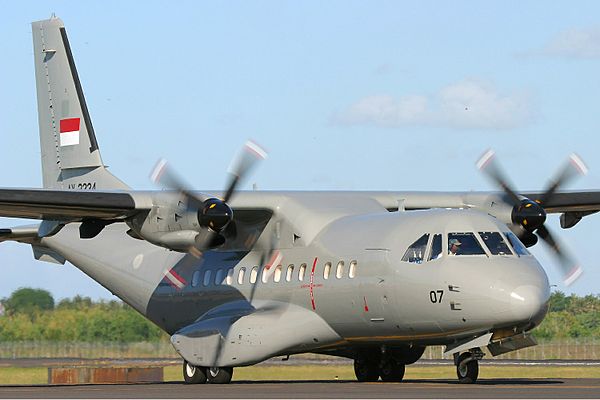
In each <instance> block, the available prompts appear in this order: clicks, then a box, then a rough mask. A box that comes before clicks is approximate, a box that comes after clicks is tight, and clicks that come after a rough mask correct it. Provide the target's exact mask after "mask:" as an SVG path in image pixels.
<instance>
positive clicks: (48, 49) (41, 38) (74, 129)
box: [32, 17, 128, 190]
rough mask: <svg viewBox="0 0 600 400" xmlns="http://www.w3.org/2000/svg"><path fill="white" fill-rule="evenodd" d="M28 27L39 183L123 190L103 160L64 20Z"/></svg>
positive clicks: (121, 183) (51, 185) (122, 186)
mask: <svg viewBox="0 0 600 400" xmlns="http://www.w3.org/2000/svg"><path fill="white" fill-rule="evenodd" d="M32 29H33V50H34V59H35V78H36V86H37V99H38V118H39V127H40V146H41V156H42V172H43V179H44V187H45V188H54V189H99V190H100V189H102V190H107V189H127V188H128V187H127V185H125V184H124V183H123V182H121V181H120V180H119V179H117V178H116V177H115V176H113V175H112V174H111V173H110V172H108V170H107V169H106V168H105V166H104V164H103V163H102V158H101V156H100V149H99V148H98V142H97V141H96V135H95V133H94V127H93V126H92V121H91V119H90V114H89V112H88V109H87V104H86V102H85V98H84V96H83V89H82V88H81V82H80V81H79V76H78V75H77V69H76V68H75V61H74V59H73V54H72V53H71V47H70V46H69V40H68V38H67V32H66V30H65V27H64V25H63V22H62V21H61V20H60V19H59V18H56V17H52V18H51V19H48V20H44V21H37V22H34V23H32Z"/></svg>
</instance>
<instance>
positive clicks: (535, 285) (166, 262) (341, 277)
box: [43, 209, 549, 358]
mask: <svg viewBox="0 0 600 400" xmlns="http://www.w3.org/2000/svg"><path fill="white" fill-rule="evenodd" d="M275 220H276V218H271V221H270V222H269V223H268V224H267V226H266V228H265V227H264V226H263V228H264V229H263V231H262V234H261V237H262V236H269V235H274V234H275V235H279V239H278V240H277V241H276V242H275V243H276V246H275V247H273V248H269V246H265V245H264V243H269V242H272V241H270V240H262V241H261V240H260V239H259V240H258V241H257V242H256V243H257V245H256V246H255V247H257V248H252V249H243V248H240V249H234V248H229V249H216V250H214V251H208V252H206V253H205V254H204V256H203V258H202V259H196V258H194V257H192V256H190V255H185V254H182V253H178V252H174V251H169V250H167V249H164V248H160V247H157V246H154V245H152V244H149V243H147V242H145V241H143V240H139V239H134V238H131V237H129V236H128V235H127V234H126V231H127V230H128V227H127V225H125V224H123V223H117V224H113V225H109V226H107V227H106V228H105V229H104V230H103V231H102V232H101V233H100V234H99V235H98V236H96V237H95V238H92V239H80V238H79V231H78V229H77V224H69V225H67V226H66V227H65V228H63V229H62V230H61V231H60V232H59V233H58V234H56V235H55V236H52V237H48V238H45V239H43V244H44V245H45V246H47V247H49V248H51V249H52V250H54V251H57V252H59V253H60V254H62V255H63V256H64V257H65V258H66V259H67V260H69V261H70V262H71V263H73V264H74V265H76V266H77V267H78V268H80V269H81V270H82V271H84V272H85V273H86V274H88V275H90V276H91V277H92V278H93V279H95V280H96V281H98V282H99V283H100V284H102V285H103V286H105V287H106V288H107V289H109V290H110V291H111V292H113V293H114V294H115V295H117V296H118V297H120V298H121V299H123V300H124V301H126V302H127V303H129V304H130V305H132V306H133V307H134V308H135V309H137V310H138V311H139V312H141V313H142V314H144V315H145V316H147V317H148V318H149V319H151V320H152V321H154V322H155V323H156V324H157V325H158V326H160V327H161V328H162V329H164V330H165V331H166V332H168V333H169V334H174V333H176V332H178V331H179V330H181V329H182V328H184V327H186V326H188V325H190V324H193V323H194V322H195V321H198V320H199V319H202V317H203V316H205V315H207V313H210V312H211V311H212V310H216V309H219V308H222V307H224V306H226V305H227V304H239V303H240V302H241V303H246V304H248V305H250V306H252V305H260V307H265V305H268V304H270V303H272V304H278V305H282V304H283V305H290V306H293V307H294V308H300V309H303V310H305V311H306V312H309V313H313V314H314V316H315V318H319V319H321V320H322V321H324V322H325V323H326V324H327V325H328V326H329V327H330V328H331V329H332V331H333V332H335V334H331V335H329V336H330V337H329V339H328V341H329V343H323V342H322V341H321V342H319V343H315V344H314V346H301V347H299V348H297V349H295V348H286V349H285V353H291V352H294V351H298V352H299V351H312V350H318V349H322V348H323V347H327V346H330V347H332V348H335V347H336V346H338V347H345V348H348V347H352V346H368V345H372V344H373V345H374V344H378V345H380V344H382V343H388V344H390V345H393V344H407V343H410V344H418V345H429V344H448V343H452V342H454V341H456V340H457V339H460V338H463V337H468V336H473V335H477V334H481V333H485V332H494V333H495V334H497V335H498V336H499V337H502V335H507V334H506V332H509V333H508V334H514V333H515V332H520V331H525V330H529V329H531V328H533V327H534V326H535V325H536V324H539V322H540V321H541V320H542V318H543V316H544V315H545V312H546V310H547V302H548V298H549V285H548V280H547V277H546V274H545V273H544V271H543V269H542V268H541V266H540V265H539V263H538V262H537V261H536V260H535V258H534V257H533V256H531V255H530V254H528V253H527V254H522V255H519V254H517V253H516V251H515V249H514V248H513V246H512V245H511V244H508V248H509V251H508V252H506V253H505V254H497V255H495V254H492V252H491V251H490V249H489V248H487V247H486V245H485V243H483V241H482V239H481V237H480V236H479V235H480V233H481V232H497V233H498V234H500V235H502V237H504V238H505V239H504V240H505V241H506V242H507V243H508V242H509V240H508V239H507V238H506V236H505V234H506V233H508V232H509V229H508V228H507V227H506V225H504V224H502V223H500V222H498V221H497V220H495V219H494V218H492V217H490V216H488V215H486V214H483V213H480V212H477V211H468V210H445V209H438V210H423V211H410V212H387V211H383V212H374V213H367V214H361V215H345V216H344V215H342V216H337V217H336V218H331V219H327V218H324V221H326V222H325V223H324V225H323V226H322V227H321V228H320V229H319V232H318V233H317V234H315V235H314V237H313V238H311V240H310V242H308V243H307V242H306V241H304V240H302V238H301V237H299V238H296V236H293V237H292V238H291V240H286V238H282V236H285V235H289V234H290V232H292V231H294V232H296V231H301V228H300V229H299V228H298V223H297V222H296V225H295V226H294V228H293V229H291V230H289V229H286V223H285V220H282V219H281V218H280V219H277V222H275ZM307 222H310V221H309V220H308V219H307ZM311 229H313V230H314V229H315V227H314V226H312V225H311ZM453 233H461V234H465V233H471V234H473V235H475V237H477V238H478V239H477V240H478V241H479V242H480V245H481V247H482V249H484V254H478V255H452V254H450V253H449V251H448V248H447V241H448V237H450V235H451V234H453ZM292 234H293V235H296V234H295V233H292ZM423 235H429V236H428V239H427V243H426V245H425V247H423V249H422V252H423V253H422V254H418V255H417V254H416V253H415V254H414V255H415V256H416V257H412V255H411V257H408V258H407V256H406V254H407V251H408V250H409V248H411V247H410V246H411V244H414V242H415V241H417V240H418V239H419V238H421V237H422V236H423ZM435 235H440V236H441V239H438V240H441V242H442V243H443V245H442V249H443V250H442V251H441V253H440V254H439V255H438V254H435V255H434V254H433V252H434V249H433V242H434V236H435ZM429 237H430V239H429ZM261 243H262V244H263V245H261ZM274 251H277V252H279V256H280V258H278V259H277V261H278V263H277V265H272V266H270V267H269V268H266V265H267V264H268V260H269V259H270V258H271V255H272V253H273V252H274ZM411 251H413V252H414V250H411ZM271 355H273V354H268V355H265V358H266V356H271Z"/></svg>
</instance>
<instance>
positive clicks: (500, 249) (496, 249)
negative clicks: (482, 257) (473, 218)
mask: <svg viewBox="0 0 600 400" xmlns="http://www.w3.org/2000/svg"><path fill="white" fill-rule="evenodd" d="M479 236H481V239H483V243H485V245H486V246H487V248H488V249H490V253H492V254H493V255H495V256H497V255H500V256H505V255H512V252H511V251H510V249H509V248H508V245H507V244H506V242H505V241H504V238H503V237H502V236H501V235H500V232H479Z"/></svg>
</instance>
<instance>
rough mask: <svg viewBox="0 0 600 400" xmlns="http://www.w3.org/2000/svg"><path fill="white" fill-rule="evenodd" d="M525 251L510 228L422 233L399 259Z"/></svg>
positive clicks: (521, 253)
mask: <svg viewBox="0 0 600 400" xmlns="http://www.w3.org/2000/svg"><path fill="white" fill-rule="evenodd" d="M528 255H530V253H529V251H528V250H527V248H525V246H524V245H523V243H521V241H520V240H519V239H518V238H517V236H516V235H515V234H514V233H512V232H511V231H507V232H499V231H488V232H448V233H445V234H441V233H424V234H423V235H422V236H421V237H419V238H418V239H417V240H416V241H415V242H414V243H412V244H411V245H410V246H409V247H408V249H406V252H405V253H404V256H403V257H402V261H404V262H408V263H413V264H422V263H424V262H428V261H432V260H436V259H439V258H442V257H454V256H459V257H467V256H480V257H494V256H509V257H511V256H512V257H521V256H528Z"/></svg>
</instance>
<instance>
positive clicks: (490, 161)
mask: <svg viewBox="0 0 600 400" xmlns="http://www.w3.org/2000/svg"><path fill="white" fill-rule="evenodd" d="M495 156H496V152H494V150H492V149H489V150H488V151H486V152H485V153H484V154H483V155H482V156H481V157H480V158H479V160H478V161H477V168H478V169H479V170H480V171H481V172H483V173H484V174H485V175H486V176H487V177H488V178H489V179H491V180H492V181H493V182H495V183H496V184H497V185H498V186H500V187H501V188H502V190H503V191H504V192H505V193H506V194H507V195H508V197H509V199H510V201H511V202H512V204H513V205H514V206H516V205H519V204H520V203H521V199H520V198H519V196H517V194H516V193H515V191H514V190H512V188H511V187H512V185H511V184H510V183H509V180H508V179H507V178H506V176H505V175H504V173H503V171H502V168H500V165H499V164H498V162H497V161H496V157H495Z"/></svg>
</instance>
